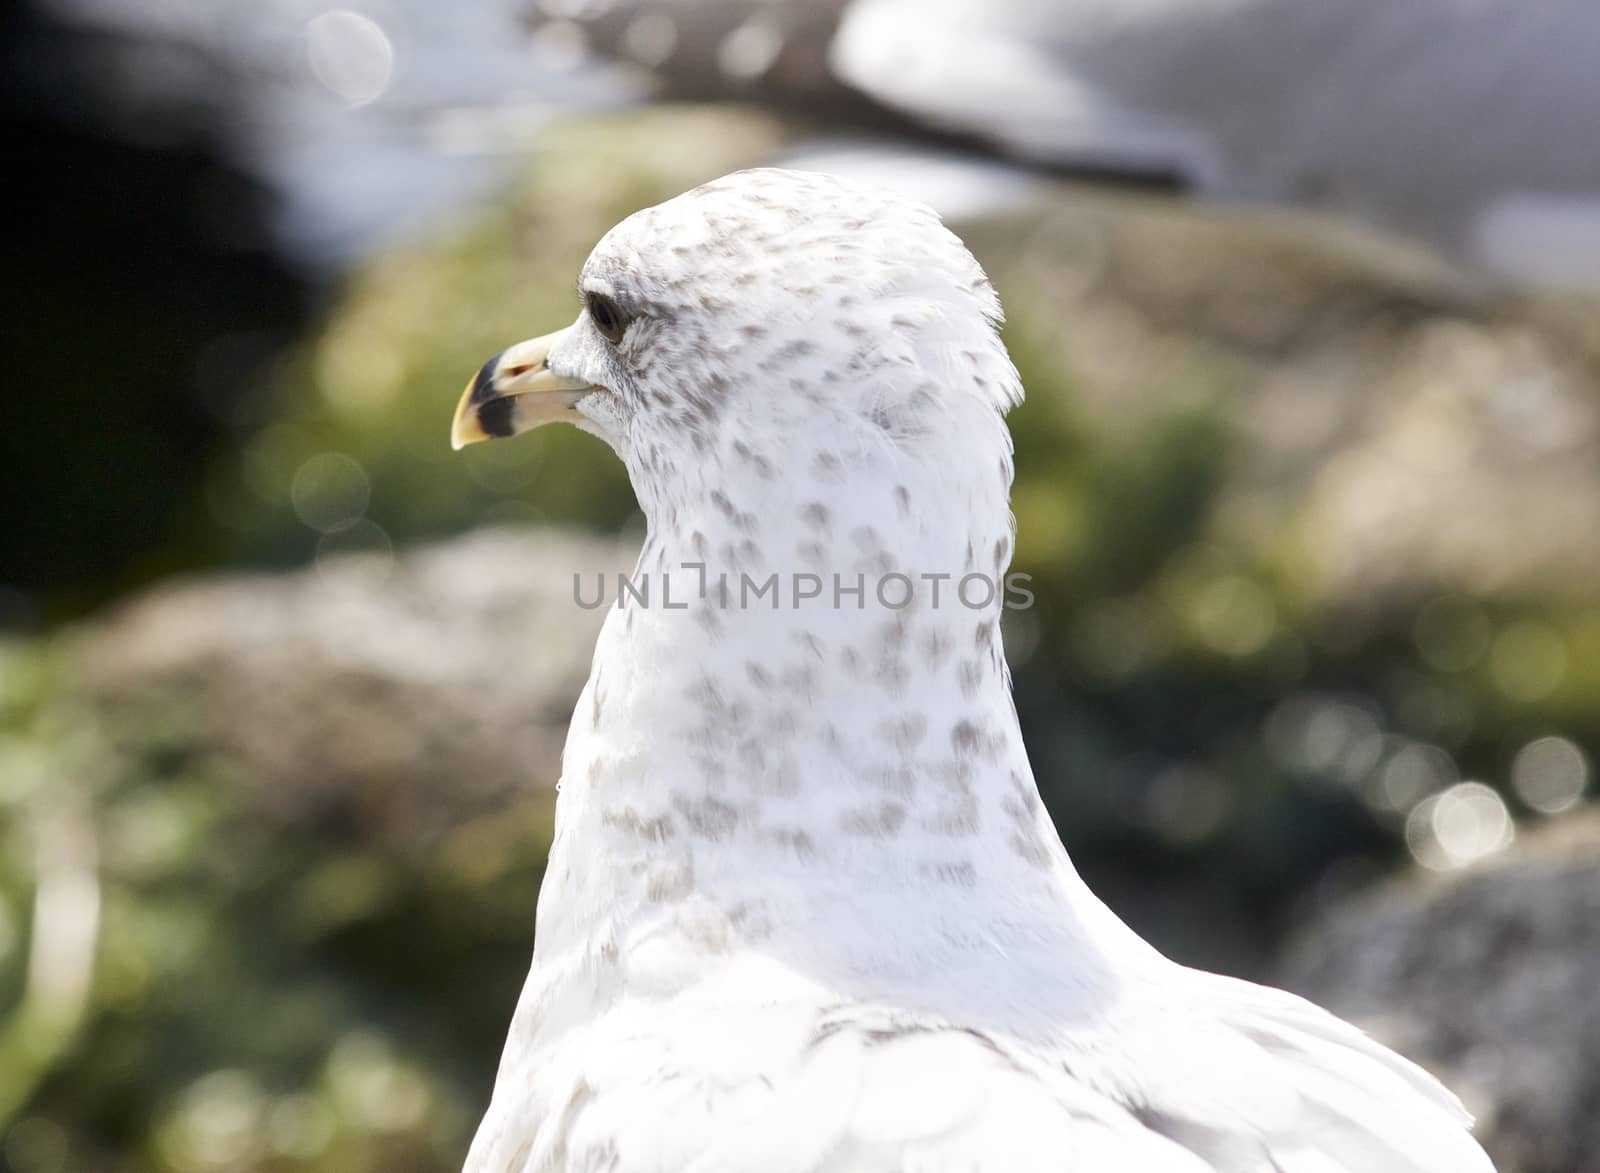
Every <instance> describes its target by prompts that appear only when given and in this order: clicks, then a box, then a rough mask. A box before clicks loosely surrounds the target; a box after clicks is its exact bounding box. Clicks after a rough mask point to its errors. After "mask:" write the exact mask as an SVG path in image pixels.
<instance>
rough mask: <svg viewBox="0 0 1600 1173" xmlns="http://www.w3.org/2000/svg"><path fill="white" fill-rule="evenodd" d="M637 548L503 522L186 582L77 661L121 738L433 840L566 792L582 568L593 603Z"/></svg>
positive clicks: (100, 718)
mask: <svg viewBox="0 0 1600 1173" xmlns="http://www.w3.org/2000/svg"><path fill="white" fill-rule="evenodd" d="M633 558H634V551H633V549H632V546H631V543H625V542H615V541H608V540H604V539H597V538H590V537H580V536H576V535H572V534H565V533H561V532H560V531H551V530H544V529H539V530H534V529H523V530H517V529H502V530H487V531H479V532H476V533H472V534H468V535H466V536H464V537H461V538H457V539H455V540H452V541H448V542H443V543H440V544H438V545H434V546H427V547H422V548H419V549H416V550H414V551H409V552H402V553H401V554H400V555H399V556H398V557H397V558H393V559H391V558H390V557H389V556H388V555H387V554H381V555H380V554H372V555H345V556H338V557H333V558H329V559H325V560H322V561H319V563H318V564H317V565H315V566H313V567H311V568H308V569H306V570H302V571H298V572H294V573H289V574H245V575H225V576H216V577H208V578H196V579H189V580H181V581H177V582H174V583H172V584H170V585H164V586H161V587H158V588H157V589H155V590H153V591H150V592H148V593H146V594H143V595H141V596H138V597H137V598H135V599H134V600H133V601H132V602H131V603H129V604H127V605H125V606H123V607H121V608H119V609H117V610H115V611H113V612H111V613H110V614H109V615H107V616H106V617H104V618H103V619H100V620H97V621H95V622H94V623H92V624H89V625H86V627H85V628H83V629H81V630H80V631H79V632H78V633H77V634H76V635H75V637H74V638H73V642H72V646H71V647H70V650H69V652H68V657H67V663H68V665H69V667H68V672H69V674H70V677H71V678H72V679H73V680H74V681H75V683H74V685H73V687H74V688H75V689H76V690H77V691H78V693H79V700H80V703H83V704H86V705H87V706H89V708H90V709H91V710H92V711H93V713H94V715H95V717H96V719H97V724H98V725H99V726H100V727H101V728H102V729H103V730H104V731H105V732H106V734H107V735H108V736H109V737H111V738H112V740H113V741H114V742H116V743H118V748H120V749H130V748H135V747H136V748H137V749H138V750H139V752H146V753H148V752H150V750H149V747H150V746H151V745H152V744H153V743H161V742H162V741H164V742H165V743H167V744H172V745H177V746H181V747H182V750H183V752H185V753H189V754H196V753H198V754H203V755H206V756H208V757H212V758H216V759H219V760H221V761H222V762H223V763H224V765H225V766H226V767H227V768H228V769H229V770H230V772H232V773H235V774H237V776H238V777H239V778H241V779H243V780H246V781H247V783H248V784H249V785H250V786H251V787H252V788H253V789H254V790H256V791H257V793H256V795H255V796H254V800H255V801H258V802H261V803H264V804H265V805H266V806H267V807H268V809H270V810H275V811H276V812H277V813H278V814H279V815H282V816H286V817H293V816H294V815H296V814H297V813H299V810H300V808H301V807H302V806H303V805H305V804H309V805H311V806H312V807H315V806H316V805H317V804H318V803H319V802H320V801H322V800H323V799H325V798H326V796H328V795H335V794H336V795H340V796H341V798H340V801H343V802H348V801H352V800H353V801H354V802H355V803H356V804H357V805H358V807H359V808H361V809H362V810H363V811H365V812H366V813H367V814H369V815H373V816H375V821H377V822H380V823H386V824H390V829H391V830H392V829H393V828H394V827H395V826H399V825H403V826H405V827H406V828H408V830H407V832H406V833H407V834H408V835H415V834H416V833H417V831H418V830H419V829H420V830H422V831H423V833H424V835H426V833H427V832H428V831H429V830H432V831H435V832H437V831H440V830H443V829H446V828H448V827H449V826H450V825H452V824H453V823H454V822H456V821H457V820H459V819H460V818H461V817H462V815H463V813H465V811H469V810H472V809H475V808H483V809H489V808H492V806H493V800H494V799H496V797H497V796H501V795H503V794H504V793H505V792H506V791H508V790H511V789H516V788H525V787H527V786H528V785H529V783H530V780H532V781H535V782H538V781H543V782H544V783H545V784H547V785H550V786H553V785H554V783H555V780H556V777H557V771H558V768H559V759H560V753H561V746H562V743H563V740H564V738H565V735H566V727H567V721H568V718H569V717H570V715H571V711H572V705H573V702H574V701H575V700H576V699H577V696H578V693H579V691H580V689H581V688H582V686H583V681H584V678H585V677H586V676H587V674H588V669H589V661H590V656H591V653H592V650H593V644H594V638H595V634H596V632H597V631H598V629H599V625H600V622H601V620H602V619H603V617H604V615H605V611H604V609H594V610H585V609H583V608H581V607H579V606H578V605H577V604H576V602H575V601H574V594H573V575H574V574H576V573H582V574H583V575H584V584H585V585H584V597H585V598H587V599H593V598H594V596H595V579H594V575H595V574H596V573H601V572H603V573H605V574H606V575H607V580H606V581H607V583H608V584H609V583H610V582H612V581H613V580H612V579H611V578H610V575H611V574H612V573H614V572H617V571H626V570H627V569H629V568H631V566H632V563H633ZM614 597H615V592H614V591H611V590H609V589H608V599H609V598H614ZM163 729H165V730H166V731H167V735H166V736H165V737H163V736H162V734H161V732H160V731H161V730H163ZM441 791H446V792H445V793H441ZM352 796H353V799H352ZM430 812H431V813H430Z"/></svg>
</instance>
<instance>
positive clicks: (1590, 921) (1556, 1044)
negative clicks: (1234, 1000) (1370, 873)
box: [1282, 810, 1600, 1173]
mask: <svg viewBox="0 0 1600 1173" xmlns="http://www.w3.org/2000/svg"><path fill="white" fill-rule="evenodd" d="M1287 957H1288V960H1287V963H1286V964H1285V966H1284V968H1283V972H1282V978H1283V980H1284V982H1285V984H1287V985H1289V986H1290V987H1291V988H1293V989H1296V990H1298V991H1300V992H1301V993H1303V994H1305V995H1307V996H1308V997H1311V998H1313V999H1315V1000H1316V1001H1318V1002H1320V1003H1322V1004H1323V1005H1325V1006H1327V1007H1329V1008H1330V1009H1332V1010H1334V1011H1335V1012H1337V1013H1339V1014H1341V1015H1344V1016H1346V1017H1348V1018H1350V1019H1352V1020H1353V1021H1355V1022H1357V1023H1359V1024H1361V1025H1363V1026H1365V1027H1366V1028H1367V1029H1369V1030H1371V1031H1372V1033H1373V1034H1375V1035H1377V1036H1378V1037H1379V1038H1382V1039H1383V1040H1384V1041H1385V1042H1388V1043H1390V1044H1392V1045H1393V1046H1395V1047H1397V1048H1399V1049H1400V1050H1401V1051H1403V1052H1405V1053H1406V1054H1407V1055H1410V1056H1411V1057H1412V1058H1414V1059H1416V1060H1418V1061H1419V1062H1421V1063H1422V1064H1424V1065H1425V1066H1427V1067H1428V1068H1429V1069H1430V1070H1432V1071H1434V1072H1435V1073H1437V1074H1438V1075H1439V1076H1441V1077H1442V1078H1443V1079H1444V1081H1445V1082H1446V1083H1447V1084H1449V1085H1450V1086H1451V1087H1452V1088H1454V1089H1456V1091H1457V1092H1458V1093H1459V1094H1460V1095H1461V1096H1462V1098H1463V1099H1464V1100H1466V1102H1467V1106H1468V1107H1469V1108H1470V1109H1471V1110H1472V1111H1473V1112H1474V1113H1475V1114H1476V1115H1477V1117H1478V1126H1477V1132H1478V1135H1479V1137H1480V1138H1482V1140H1483V1141H1484V1144H1485V1145H1486V1146H1487V1147H1488V1149H1489V1152H1490V1153H1491V1155H1493V1156H1494V1158H1495V1160H1496V1162H1497V1163H1498V1166H1499V1168H1500V1170H1501V1173H1585V1171H1587V1170H1592V1169H1593V1168H1594V1167H1595V1166H1594V1157H1595V1154H1596V1153H1600V1066H1597V1065H1596V1063H1595V1056H1596V1055H1600V1000H1597V997H1596V994H1597V991H1600V810H1594V811H1589V812H1587V813H1584V814H1580V815H1577V816H1573V817H1571V818H1568V819H1566V820H1564V821H1562V822H1560V823H1557V824H1554V825H1552V826H1550V827H1547V828H1544V829H1542V830H1539V831H1536V832H1534V833H1533V834H1530V835H1528V836H1526V837H1525V838H1524V839H1523V840H1522V841H1520V842H1519V843H1518V844H1517V845H1516V847H1515V848H1513V849H1512V850H1510V851H1509V852H1507V853H1506V854H1504V855H1501V856H1499V857H1497V858H1496V859H1495V860H1494V861H1493V862H1488V863H1485V864H1482V865H1480V866H1477V867H1474V868H1471V869H1468V870H1465V871H1462V872H1459V873H1454V874H1449V875H1444V876H1439V875H1431V874H1429V875H1413V876H1410V877H1406V878H1402V879H1399V880H1396V881H1393V882H1391V883H1389V884H1386V885H1384V886H1382V887H1381V888H1379V889H1378V890H1377V891H1376V892H1373V893H1370V894H1364V895H1362V896H1359V897H1356V898H1354V899H1351V900H1350V901H1348V902H1347V903H1344V904H1342V905H1339V906H1337V907H1335V908H1334V909H1333V910H1332V911H1331V912H1330V913H1328V914H1327V915H1325V916H1323V917H1321V918H1320V919H1319V920H1317V921H1316V922H1315V923H1313V924H1312V925H1310V926H1309V927H1308V928H1306V929H1304V930H1303V931H1302V932H1301V933H1300V934H1299V936H1298V938H1297V939H1296V940H1295V941H1294V942H1293V944H1292V946H1291V948H1290V950H1289V952H1288V955H1287Z"/></svg>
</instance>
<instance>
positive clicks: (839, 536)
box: [538, 437, 1078, 980]
mask: <svg viewBox="0 0 1600 1173" xmlns="http://www.w3.org/2000/svg"><path fill="white" fill-rule="evenodd" d="M797 444H798V445H799V446H798V447H797ZM803 444H804V438H803V437H802V438H800V440H799V441H796V440H794V439H791V440H790V441H789V442H788V451H787V452H782V453H780V452H776V451H772V452H763V451H761V450H759V449H755V448H751V447H749V446H748V445H746V447H745V450H744V451H743V452H742V453H732V452H730V453H728V454H727V456H728V457H729V458H730V459H731V460H732V461H733V462H734V463H735V464H737V463H739V462H742V463H743V464H744V466H745V467H746V468H747V469H749V470H751V475H747V476H742V477H739V478H737V479H736V480H734V481H733V482H732V485H733V487H732V488H729V489H717V490H711V491H708V492H707V493H706V495H705V496H704V498H703V499H701V500H700V501H698V502H696V501H693V500H680V501H679V502H678V503H677V507H676V508H675V509H674V510H673V511H672V512H671V514H670V515H669V516H666V517H664V518H657V519H653V521H655V522H656V524H655V525H653V526H652V529H651V532H650V534H649V537H648V539H647V541H646V544H645V547H644V551H643V553H642V555H641V558H640V562H639V566H638V570H637V571H636V574H635V576H634V579H635V585H636V587H637V584H638V583H639V582H641V581H648V586H646V587H645V588H644V589H645V590H646V591H648V592H649V594H648V598H649V604H648V605H639V604H637V603H635V602H634V601H632V596H631V595H630V600H629V601H628V603H627V604H626V605H625V606H623V607H621V608H618V609H614V610H613V611H612V612H611V614H610V616H609V617H608V619H607V622H606V625H605V629H604V631H603V633H602V635H601V637H600V641H599V645H598V647H597V650H596V655H595V663H594V670H593V674H592V676H591V678H590V680H589V683H588V686H587V688H586V689H585V691H584V694H583V696H582V698H581V699H580V701H579V704H578V709H577V713H576V715H575V717H574V720H573V724H572V729H571V733H570V735H569V740H568V745H567V751H566V757H565V762H564V774H563V788H562V792H561V797H560V800H559V808H558V835H557V840H556V844H555V847H554V849H553V851H552V855H551V864H550V870H549V872H548V873H547V878H546V881H545V884H546V887H545V891H544V893H543V895H542V897H541V903H540V921H539V941H538V948H539V950H540V952H541V953H542V954H545V955H550V954H554V953H557V952H560V951H562V950H572V949H579V950H583V949H588V950H591V951H596V950H598V951H599V953H601V954H603V955H605V956H607V957H611V958H617V957H619V956H620V957H621V958H622V964H625V963H626V961H627V959H628V958H629V957H630V956H636V953H635V950H636V948H637V947H639V946H640V945H641V943H642V942H643V941H645V940H652V941H655V942H657V944H659V943H660V942H661V941H663V940H680V941H684V942H688V941H693V942H695V946H696V947H695V949H694V950H689V949H688V948H687V947H686V948H685V950H684V956H689V955H690V953H691V952H692V953H693V954H694V955H695V956H706V957H714V956H715V955H716V954H717V952H718V951H719V950H722V949H736V948H739V947H741V946H750V947H761V948H765V949H773V950H775V951H778V952H781V953H784V954H785V955H793V956H794V957H795V958H800V957H805V958H807V959H808V960H806V961H805V963H804V964H805V965H807V966H809V967H811V968H815V969H818V970H826V971H829V972H833V973H835V974H837V973H838V972H840V971H849V972H859V973H874V974H877V975H879V976H880V977H882V976H883V975H892V974H893V973H894V972H895V970H896V965H902V964H903V965H907V966H911V967H913V968H914V967H920V966H927V965H934V964H943V963H945V962H946V961H948V960H949V958H948V957H947V956H945V954H946V953H948V951H950V950H952V949H954V950H956V951H957V952H959V951H960V950H961V949H962V948H965V947H966V946H964V945H962V944H961V942H963V941H965V942H967V943H968V944H969V945H970V944H972V943H973V942H975V941H978V942H988V940H989V937H990V936H991V935H993V934H999V935H1000V936H1006V935H1007V934H1008V933H1010V932H1014V933H1016V934H1020V937H1022V938H1032V937H1037V935H1038V934H1041V933H1044V934H1050V935H1055V936H1059V934H1060V933H1061V932H1063V931H1070V930H1071V926H1072V923H1073V922H1072V918H1071V917H1066V916H1063V915H1062V912H1061V905H1062V904H1063V903H1065V902H1067V901H1069V900H1070V899H1071V898H1072V893H1073V892H1075V891H1076V890H1077V886H1078V885H1077V880H1076V876H1075V875H1074V874H1073V873H1072V870H1071V866H1070V864H1069V863H1068V862H1067V860H1066V857H1065V854H1064V852H1063V851H1062V850H1061V848H1060V844H1059V840H1058V839H1057V837H1056V835H1055V832H1054V830H1053V828H1052V827H1051V825H1050V823H1049V820H1048V818H1047V816H1046V814H1045V812H1044V810H1043V807H1042V805H1041V803H1040V802H1039V798H1038V794H1037V791H1036V789H1035V786H1034V782H1033V777H1032V774H1031V771H1030V770H1029V767H1028V763H1027V758H1026V755H1025V753H1024V750H1023V746H1022V740H1021V736H1020V734H1019V731H1018V727H1017V722H1016V716H1015V711H1014V709H1013V706H1012V703H1011V698H1010V690H1009V674H1008V672H1007V669H1006V666H1005V660H1004V655H1003V652H1002V647H1001V640H1000V618H1001V615H1002V610H1003V606H1004V603H1005V599H1006V594H1005V591H1006V587H1005V584H1004V576H1005V573H1006V570H1007V568H1008V565H1009V562H1010V554H1011V524H1010V515H1009V511H1008V508H1007V490H1008V488H1009V473H1010V469H1009V462H1008V461H1006V460H1004V459H1002V458H1001V455H1002V452H1003V450H1001V451H997V455H996V459H995V460H994V461H993V462H992V464H991V465H990V467H988V468H987V469H983V470H981V475H971V476H967V477H952V476H950V475H948V471H947V470H946V469H944V468H941V467H939V466H938V464H937V462H933V461H929V462H915V461H902V462H900V463H898V464H897V465H895V466H894V467H892V468H885V467H881V466H880V465H878V464H877V463H875V462H874V457H873V454H871V453H868V452H865V451H862V450H859V449H857V450H848V451H844V452H840V451H839V450H838V449H837V448H836V447H834V448H822V449H818V450H816V451H806V450H805V448H804V446H803ZM780 459H781V460H783V461H784V462H785V463H786V464H788V465H790V466H791V467H793V466H798V467H799V468H801V469H804V470H806V471H805V474H804V475H803V476H792V475H791V476H784V477H772V478H767V477H763V476H761V475H760V474H759V471H756V470H759V467H760V465H761V462H762V461H765V460H771V461H774V462H776V461H778V460H780ZM885 474H887V475H885ZM688 564H704V566H705V570H704V575H705V578H706V581H707V583H708V587H709V589H708V590H707V591H706V594H705V597H703V598H702V597H700V596H699V594H698V592H697V591H695V590H694V589H693V586H694V584H695V583H696V580H697V578H698V577H699V574H700V572H698V571H690V572H686V571H685V570H684V567H685V566H686V565H688ZM774 575H775V576H776V577H777V579H778V581H779V585H778V588H777V590H778V594H777V598H776V599H775V601H774V600H771V599H769V597H768V596H766V595H761V596H759V597H756V598H750V597H748V596H745V597H741V595H740V593H739V592H740V588H741V586H742V585H743V584H746V583H764V582H766V581H767V579H768V578H769V577H770V576H774ZM797 575H807V576H812V577H811V579H807V580H806V581H807V583H808V585H814V584H813V581H812V580H814V579H820V580H821V582H822V586H821V593H820V595H819V596H818V597H815V598H811V599H798V598H796V597H794V592H793V590H792V583H793V581H794V580H795V576H797ZM667 576H671V582H672V584H673V585H672V587H671V588H670V591H669V594H670V600H671V604H672V605H671V606H668V605H666V601H665V600H664V598H663V593H662V584H663V583H664V582H665V581H667ZM723 576H726V578H725V581H726V582H727V583H728V584H729V587H728V592H729V597H726V598H724V597H719V594H720V592H719V591H718V589H717V585H716V584H717V582H718V580H719V578H722V577H723ZM893 576H899V577H893ZM964 579H965V580H970V581H968V583H967V589H966V591H965V595H964V596H963V590H962V582H963V580H964ZM836 580H837V581H840V582H842V584H843V585H844V586H845V588H846V590H845V591H844V593H843V595H842V597H840V598H838V599H837V600H836V598H835V596H834V589H835V581H836ZM891 581H892V583H893V587H894V589H893V590H892V591H890V592H889V593H888V595H887V596H886V597H885V596H882V595H880V594H879V591H878V587H879V585H880V584H884V583H886V582H891ZM858 583H859V584H860V585H861V588H862V589H861V593H860V594H859V595H857V594H855V593H853V591H851V590H850V589H849V588H853V587H855V586H856V585H857V584H858ZM905 583H909V584H910V585H911V586H912V587H913V591H912V598H911V601H910V603H909V605H905V606H900V605H898V604H899V603H900V601H901V599H902V598H903V594H904V592H903V586H904V584H905ZM983 583H989V584H993V587H992V591H991V590H989V589H987V588H985V587H984V586H983V585H982V584H983ZM935 588H937V591H938V597H937V602H935V598H934V593H935ZM886 599H887V603H888V604H893V605H886ZM930 889H937V890H939V891H940V892H941V893H942V896H941V899H940V900H939V901H937V902H936V904H937V907H939V908H940V909H941V916H940V917H939V918H937V920H936V921H931V922H929V923H927V924H925V925H923V926H920V928H921V930H922V931H923V932H924V933H925V934H926V939H925V940H921V941H918V942H915V943H912V944H908V942H907V940H906V937H907V934H908V933H911V932H912V931H913V927H912V926H905V925H898V924H896V925H893V926H892V931H890V929H889V928H886V924H885V922H887V921H888V920H891V919H893V918H895V917H896V916H897V915H898V914H897V913H895V912H894V909H895V908H896V907H898V906H900V905H902V903H903V901H904V897H905V894H906V893H907V892H908V891H909V890H915V891H916V892H918V893H920V894H921V895H922V896H923V897H925V896H926V893H927V891H928V890H930ZM880 918H881V919H880ZM823 923H826V924H827V925H828V928H827V930H826V931H825V932H824V931H821V929H820V926H821V924H823ZM1008 926H1009V927H1008ZM974 933H976V934H977V935H976V936H974ZM707 941H711V942H712V943H713V944H714V945H715V948H711V949H710V951H709V952H707V950H706V942H707ZM824 941H826V942H828V943H829V946H828V947H829V949H830V950H831V951H832V952H831V954H830V956H829V957H827V958H821V957H817V956H815V955H813V951H814V950H815V949H816V948H818V947H819V945H820V943H821V942H824ZM983 947H988V945H987V944H984V946H983ZM885 953H892V954H893V955H894V957H895V958H897V959H898V960H897V961H896V962H895V963H893V964H891V963H889V962H887V961H886V960H885V957H884V956H883V954H885ZM798 963H799V962H797V964H798ZM874 980H877V979H876V978H875V979H874Z"/></svg>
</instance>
